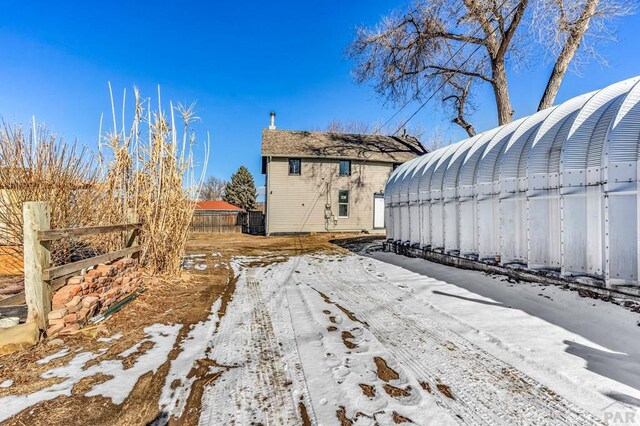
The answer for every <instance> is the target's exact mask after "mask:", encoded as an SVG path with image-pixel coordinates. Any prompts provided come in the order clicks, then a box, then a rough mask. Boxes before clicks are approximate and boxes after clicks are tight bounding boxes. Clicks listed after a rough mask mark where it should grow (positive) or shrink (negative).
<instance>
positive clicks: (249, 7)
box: [0, 0, 640, 185]
mask: <svg viewBox="0 0 640 426" xmlns="http://www.w3.org/2000/svg"><path fill="white" fill-rule="evenodd" d="M89 4H90V6H89ZM401 4H403V3H402V2H401V1H399V0H395V1H382V0H367V1H364V0H362V1H355V0H354V1H346V2H345V1H334V0H327V1H323V2H301V1H298V2H294V1H288V2H286V1H279V0H272V1H245V2H204V1H203V2H197V3H196V2H182V3H180V2H175V1H174V2H166V1H154V2H150V1H149V2H143V1H136V2H125V1H117V0H116V1H108V2H101V1H96V2H91V3H87V2H79V1H77V2H73V1H67V2H51V1H47V2H44V1H43V2H36V1H30V2H27V1H24V2H17V1H13V2H3V11H2V14H1V15H0V46H1V48H0V52H2V59H1V61H0V116H1V117H2V118H3V119H4V120H5V121H8V122H12V123H13V122H17V123H29V122H30V120H31V116H32V115H35V117H36V119H37V120H38V121H39V122H44V123H46V124H47V126H48V127H49V128H50V129H52V130H54V131H56V133H57V134H59V135H61V136H63V137H64V138H65V139H74V138H77V139H78V141H79V142H80V143H82V144H85V145H88V146H90V147H92V148H94V149H95V147H96V145H97V135H98V128H99V120H100V114H101V113H104V114H105V117H109V114H110V103H109V92H108V88H107V82H108V81H111V84H112V86H113V88H114V91H115V93H116V96H117V98H118V99H120V98H121V96H122V90H123V89H125V88H126V89H127V91H128V93H129V94H130V93H131V89H132V87H133V86H134V85H136V86H138V87H139V88H140V89H141V92H142V94H143V95H144V96H154V95H155V91H156V86H157V85H158V84H159V85H160V86H161V89H162V97H163V100H167V101H168V100H169V99H171V100H173V101H175V102H177V101H180V102H183V103H190V102H193V101H197V112H198V115H199V116H200V117H201V118H202V121H201V122H200V123H199V124H198V125H197V130H198V132H199V134H200V135H201V136H204V134H205V132H206V131H207V130H208V131H210V133H211V138H212V152H211V158H210V163H209V169H208V175H216V176H219V177H223V178H228V177H229V176H230V174H231V173H232V172H234V171H235V170H236V169H237V168H238V167H239V166H240V165H246V166H247V167H249V169H250V170H251V172H252V173H253V174H254V176H255V178H256V182H257V184H258V185H261V184H262V182H263V177H262V176H261V175H260V133H261V129H262V128H263V127H266V126H267V125H268V120H269V111H271V110H275V111H276V112H277V114H278V116H277V126H278V128H283V129H301V130H310V129H314V128H318V127H322V126H325V125H326V124H327V123H328V122H329V121H331V120H333V119H339V120H344V121H349V120H358V121H366V122H370V123H380V122H383V121H385V120H386V119H387V118H388V117H389V116H390V115H391V114H393V112H394V111H395V109H394V108H393V105H385V103H384V101H383V100H382V99H380V98H379V97H378V96H377V95H376V94H375V93H374V91H373V90H372V89H371V88H370V87H368V86H366V85H363V86H359V85H357V84H356V83H354V81H353V78H352V77H351V74H350V70H351V65H352V64H351V63H350V62H349V60H347V59H346V58H345V57H344V49H345V47H346V46H347V45H348V44H349V42H350V41H351V40H352V39H353V36H354V32H355V30H354V28H355V27H356V26H357V25H359V24H367V25H371V24H374V23H375V22H377V21H378V20H379V18H380V16H381V15H383V14H385V13H387V12H389V11H390V10H392V9H393V8H395V7H397V6H399V5H401ZM638 27H640V18H639V17H638V16H637V15H636V16H632V17H627V18H624V19H622V20H620V21H619V22H618V28H619V31H618V42H616V43H609V44H606V45H605V46H604V48H603V49H602V50H601V52H602V53H603V56H604V57H605V59H606V60H607V61H608V62H609V66H608V67H604V66H602V65H601V64H599V63H591V64H589V65H588V66H586V67H583V68H582V69H581V75H576V74H570V75H568V76H567V78H566V79H565V82H564V83H563V85H562V88H561V92H560V95H559V97H558V101H562V100H564V99H567V98H570V97H572V96H575V95H578V94H581V93H585V92H587V91H590V90H594V89H597V88H600V87H602V86H605V85H608V84H611V83H613V82H616V81H619V80H622V79H624V78H628V77H631V76H634V75H637V74H640V57H638V55H637V52H638V44H639V42H640V37H638V35H637V31H636V29H637V28H638ZM549 70H550V64H541V65H531V66H530V67H529V68H528V69H527V70H526V71H522V72H518V73H516V72H513V71H512V72H510V79H511V92H512V100H513V104H514V108H515V109H516V116H523V115H528V114H530V113H532V112H534V111H535V108H536V106H537V103H538V101H539V97H540V94H541V93H542V90H543V88H544V85H545V82H546V77H547V75H548V73H549ZM477 103H478V106H479V110H478V112H477V113H476V115H475V117H474V124H475V126H476V128H477V129H478V130H485V129H488V128H491V127H494V126H495V114H494V113H493V110H494V107H493V98H492V94H491V92H490V91H488V90H485V91H483V92H482V93H480V94H479V95H478V98H477ZM415 107H416V106H415V105H410V107H408V108H407V109H406V112H404V113H402V114H401V115H400V117H407V116H408V115H409V114H411V113H412V112H413V111H414V110H415ZM414 120H415V121H416V122H420V123H421V124H422V126H423V127H425V128H426V129H427V130H428V131H429V130H433V129H439V131H441V132H445V134H446V135H447V136H450V137H451V138H452V139H460V138H462V137H463V136H464V134H463V133H462V132H461V131H460V130H458V129H457V128H456V127H454V126H452V125H449V124H448V123H447V121H446V120H445V119H443V117H442V116H441V114H440V113H439V112H438V111H437V110H436V109H435V108H434V107H432V106H428V107H426V108H424V109H423V110H422V111H421V112H420V113H419V114H418V115H417V116H416V117H415V118H414ZM105 122H106V120H105Z"/></svg>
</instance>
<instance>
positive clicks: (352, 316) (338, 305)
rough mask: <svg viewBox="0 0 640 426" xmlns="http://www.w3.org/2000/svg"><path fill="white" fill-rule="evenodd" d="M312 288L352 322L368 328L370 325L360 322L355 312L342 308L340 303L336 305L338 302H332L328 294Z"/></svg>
mask: <svg viewBox="0 0 640 426" xmlns="http://www.w3.org/2000/svg"><path fill="white" fill-rule="evenodd" d="M311 288H312V289H313V290H315V291H316V292H317V293H318V294H319V295H320V296H321V297H322V298H323V299H324V301H325V303H328V304H330V305H334V306H335V307H336V308H338V309H340V310H341V311H342V312H343V313H344V314H345V315H346V316H347V317H348V318H349V319H350V320H351V321H355V322H359V323H360V324H364V325H367V326H368V325H369V324H367V323H366V322H364V321H360V320H359V319H358V317H356V315H355V314H354V313H353V312H351V311H350V310H348V309H347V308H345V307H344V306H341V305H340V304H339V303H336V302H334V301H332V300H331V299H329V297H328V296H327V295H326V294H324V293H323V292H321V291H318V290H316V289H315V288H313V287H311ZM323 312H324V311H323ZM325 313H326V312H325Z"/></svg>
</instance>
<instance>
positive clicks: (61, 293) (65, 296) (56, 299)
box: [51, 286, 75, 305]
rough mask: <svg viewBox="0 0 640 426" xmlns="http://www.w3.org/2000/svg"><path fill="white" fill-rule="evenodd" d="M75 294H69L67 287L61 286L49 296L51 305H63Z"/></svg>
mask: <svg viewBox="0 0 640 426" xmlns="http://www.w3.org/2000/svg"><path fill="white" fill-rule="evenodd" d="M73 296H75V294H71V293H70V292H69V287H68V286H65V287H62V288H61V289H60V290H58V291H56V293H55V294H54V295H53V297H52V298H51V303H52V304H53V305H64V304H65V303H67V302H69V301H70V300H71V299H72V298H73Z"/></svg>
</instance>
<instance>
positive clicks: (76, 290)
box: [67, 284, 82, 296]
mask: <svg viewBox="0 0 640 426" xmlns="http://www.w3.org/2000/svg"><path fill="white" fill-rule="evenodd" d="M67 287H68V288H69V290H68V291H69V294H71V296H75V295H76V294H78V293H80V292H81V291H82V286H81V285H80V284H73V285H70V286H67Z"/></svg>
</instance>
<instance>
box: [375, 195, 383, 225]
mask: <svg viewBox="0 0 640 426" xmlns="http://www.w3.org/2000/svg"><path fill="white" fill-rule="evenodd" d="M373 227H374V228H375V229H382V228H384V197H383V196H378V195H375V196H374V198H373Z"/></svg>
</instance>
